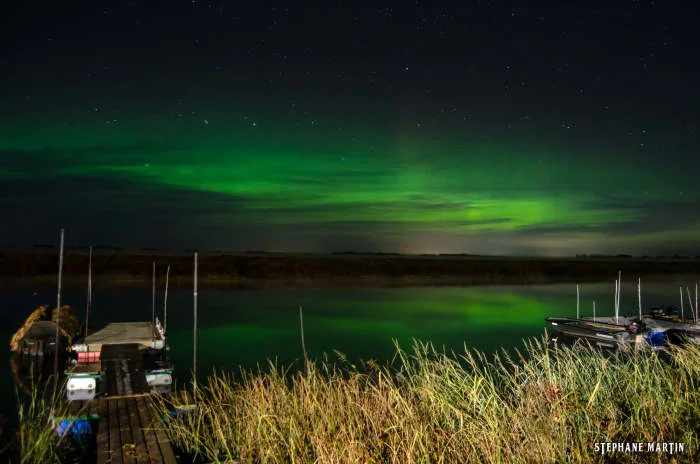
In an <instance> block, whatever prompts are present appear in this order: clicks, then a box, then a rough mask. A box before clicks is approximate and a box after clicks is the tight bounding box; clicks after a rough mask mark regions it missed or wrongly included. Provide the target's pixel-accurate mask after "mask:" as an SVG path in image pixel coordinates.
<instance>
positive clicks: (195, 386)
mask: <svg viewBox="0 0 700 464" xmlns="http://www.w3.org/2000/svg"><path fill="white" fill-rule="evenodd" d="M193 296H194V329H193V330H194V347H193V356H194V360H193V369H192V370H193V375H194V383H193V387H194V392H193V393H194V395H195V396H194V398H197V253H196V252H195V254H194V295H193Z"/></svg>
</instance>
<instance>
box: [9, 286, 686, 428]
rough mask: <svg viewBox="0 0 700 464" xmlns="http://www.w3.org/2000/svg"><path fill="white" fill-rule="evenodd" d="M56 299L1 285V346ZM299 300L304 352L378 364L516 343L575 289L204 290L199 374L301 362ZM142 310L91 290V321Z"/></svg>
mask: <svg viewBox="0 0 700 464" xmlns="http://www.w3.org/2000/svg"><path fill="white" fill-rule="evenodd" d="M687 285H688V286H691V284H690V283H688V284H687ZM684 292H685V290H684ZM691 293H694V284H692V289H691ZM613 294H614V282H610V283H609V284H607V283H606V284H587V285H583V286H582V290H581V312H582V315H590V314H591V308H592V302H593V301H594V300H595V301H596V314H597V315H611V314H613V313H614V310H613ZM684 297H685V295H684ZM642 298H643V306H644V308H649V307H650V306H657V305H659V306H664V307H665V306H667V305H669V304H674V305H676V306H678V303H679V295H678V284H670V283H659V284H654V283H652V284H644V288H643V295H642ZM693 298H694V296H693ZM85 300H86V297H85V293H84V292H66V293H65V294H64V295H63V299H62V301H63V302H64V303H65V304H69V305H71V306H72V308H74V312H75V313H76V315H80V317H81V318H82V317H83V313H84V308H85ZM55 302H56V295H55V291H51V292H36V293H35V292H32V291H21V292H20V291H17V292H8V291H5V292H0V307H1V308H2V310H1V311H0V331H1V332H2V333H1V334H0V335H1V336H2V337H3V339H4V340H6V341H7V343H8V344H9V339H10V337H11V336H12V334H13V333H14V331H15V330H16V329H17V328H18V327H19V326H20V325H21V324H22V323H23V322H24V319H25V318H26V317H27V315H28V314H29V313H30V312H31V311H32V310H33V309H34V308H36V307H37V306H39V305H41V304H44V303H48V304H52V305H55ZM192 302H193V296H192V292H191V291H171V292H170V294H169V297H168V321H167V328H168V336H169V339H170V345H171V348H172V349H171V360H172V361H173V363H174V365H175V369H176V372H175V375H176V379H177V381H178V383H181V382H182V381H184V380H186V379H187V378H188V376H189V373H190V370H191V368H192V341H193V334H192V320H193V318H192V315H193V313H192V306H193V305H192ZM162 305H163V302H162V295H158V298H157V314H158V316H159V317H160V318H161V320H162ZM300 305H302V306H303V315H304V332H305V341H306V348H307V351H308V353H309V356H310V357H311V358H319V357H321V356H322V355H323V353H324V352H325V353H329V354H331V355H333V350H339V351H341V352H343V353H345V354H346V355H347V356H348V358H349V359H350V360H351V361H357V360H359V359H365V360H368V359H375V360H378V361H386V360H389V359H391V357H392V356H393V354H394V352H395V349H394V344H393V340H397V341H398V342H399V343H400V344H401V346H403V347H405V348H409V347H410V344H411V341H412V339H413V338H416V339H419V340H422V341H431V342H433V343H434V344H435V345H436V346H438V347H442V346H445V347H446V348H447V349H454V350H455V351H461V350H462V349H463V346H464V344H466V345H467V346H470V347H474V348H478V349H480V350H483V351H487V352H491V351H494V350H496V349H497V348H499V347H501V346H504V347H514V346H518V345H520V344H521V342H522V339H523V338H524V337H533V336H540V335H542V334H543V332H544V328H545V326H546V323H545V322H544V319H545V317H547V316H574V315H575V314H576V286H575V285H573V284H566V285H562V284H557V285H528V286H488V287H401V288H349V287H346V288H324V289H300V290H268V289H266V290H223V291H221V290H219V291H217V290H202V291H200V293H199V299H198V313H199V316H198V319H199V322H198V326H199V330H198V335H197V337H198V371H199V373H200V376H203V374H206V373H208V372H211V369H212V368H217V369H234V370H236V369H237V368H238V366H243V367H255V366H256V364H258V363H260V364H265V363H266V360H267V359H275V358H276V359H277V360H278V362H279V363H280V364H282V365H287V364H289V363H291V362H293V361H294V360H299V359H301V358H302V356H303V354H302V348H301V337H300V328H299V306H300ZM621 306H622V313H629V314H632V313H636V308H637V292H636V288H635V285H634V283H632V282H628V283H626V284H625V285H624V287H623V297H622V304H621ZM686 308H687V306H686ZM150 317H151V293H150V291H147V290H138V291H133V290H111V291H98V292H96V293H95V295H94V306H93V311H92V314H91V316H90V322H91V326H93V327H99V326H102V325H104V324H106V323H107V322H110V321H111V322H117V321H138V320H149V319H150ZM6 346H8V345H6ZM6 353H7V355H6V356H3V357H0V368H2V369H3V370H4V371H5V372H7V373H8V375H7V376H5V378H4V381H2V382H1V383H0V412H3V413H5V415H6V416H8V417H11V416H12V415H14V410H13V409H14V390H15V388H14V383H13V382H14V381H13V377H12V375H11V373H10V367H9V350H8V351H7V352H6Z"/></svg>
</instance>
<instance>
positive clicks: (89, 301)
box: [83, 245, 92, 342]
mask: <svg viewBox="0 0 700 464" xmlns="http://www.w3.org/2000/svg"><path fill="white" fill-rule="evenodd" d="M91 308H92V245H90V251H89V252H88V294H87V304H86V305H85V336H84V338H87V335H88V322H89V320H90V309H91ZM83 342H85V340H83Z"/></svg>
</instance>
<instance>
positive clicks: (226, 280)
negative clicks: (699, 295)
mask: <svg viewBox="0 0 700 464" xmlns="http://www.w3.org/2000/svg"><path fill="white" fill-rule="evenodd" d="M636 277H637V276H635V278H636ZM57 278H58V277H57V275H55V274H53V275H52V274H47V275H40V276H28V277H21V278H17V277H9V278H8V277H3V278H2V279H1V280H0V291H7V290H19V291H27V290H33V291H53V290H55V287H56V282H57ZM641 278H642V282H645V281H646V282H647V283H649V282H654V283H671V282H688V281H690V282H695V281H697V280H698V277H697V275H694V274H693V275H687V274H656V275H653V274H652V275H642V276H641ZM608 280H609V279H605V280H604V279H601V278H598V277H595V276H588V277H583V278H578V279H576V280H574V279H573V278H569V277H567V276H562V277H561V278H558V279H556V278H550V277H546V276H529V277H528V276H525V277H521V276H510V277H498V278H493V277H492V276H464V277H451V276H436V277H425V276H401V277H381V276H364V277H347V276H331V277H328V278H325V279H323V278H314V279H305V278H278V279H250V278H240V277H239V278H230V277H226V276H222V277H219V276H208V277H199V278H198V285H199V287H200V288H204V289H211V290H265V289H297V288H305V289H313V288H319V289H321V288H334V287H336V288H343V287H347V288H352V287H385V288H405V287H480V286H498V285H510V286H519V285H523V286H526V285H559V284H571V285H575V284H599V283H605V282H608ZM164 281H165V277H164V276H163V275H158V276H157V285H158V286H162V285H163V283H164ZM86 282H87V276H67V277H65V276H64V277H63V278H62V288H63V289H64V290H70V291H75V290H84V288H85V285H86ZM192 283H193V282H192V278H191V277H187V276H175V277H171V278H170V279H169V287H170V288H171V289H172V290H183V289H189V288H191V287H192ZM151 286H152V281H151V279H150V278H145V277H143V276H118V275H112V276H109V275H107V276H98V277H97V278H94V280H93V289H94V290H150V289H151Z"/></svg>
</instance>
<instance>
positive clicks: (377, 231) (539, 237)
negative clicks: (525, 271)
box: [0, 0, 700, 256]
mask: <svg viewBox="0 0 700 464" xmlns="http://www.w3.org/2000/svg"><path fill="white" fill-rule="evenodd" d="M394 3H395V4H391V3H387V2H382V1H376V2H364V1H352V2H342V1H337V0H336V1H327V2H281V1H257V2H238V1H232V0H216V1H212V2H207V1H199V0H195V1H192V0H185V1H182V0H167V1H158V0H153V1H145V0H138V1H137V0H133V1H100V0H93V1H73V2H55V1H53V2H48V1H45V0H22V1H19V0H8V1H6V2H4V4H3V9H4V12H0V18H1V19H0V47H1V48H0V157H1V160H2V161H1V163H0V214H1V215H2V218H3V221H2V223H3V224H2V232H1V233H0V248H4V249H30V248H31V247H32V246H33V245H34V244H37V243H55V242H57V237H58V231H59V228H60V227H61V226H65V227H66V233H67V236H66V238H67V243H68V244H71V245H87V244H97V245H113V246H120V247H125V248H133V249H139V248H144V247H155V248H158V249H163V250H184V249H187V248H189V249H199V250H203V251H204V250H230V251H238V250H240V251H243V250H267V251H289V252H297V251H298V252H335V251H356V252H362V251H370V252H377V251H381V252H400V253H474V254H503V255H545V256H571V255H574V254H585V253H606V254H619V253H629V254H635V255H658V254H674V253H678V254H692V255H698V254H700V243H699V242H698V237H699V236H700V207H699V206H698V200H699V199H700V177H699V176H700V156H699V153H698V145H699V144H698V142H699V141H700V140H699V138H700V137H699V133H698V122H699V119H700V118H699V114H698V113H699V111H700V88H699V85H700V53H699V51H700V50H699V49H700V46H699V44H700V37H699V35H700V34H699V33H698V30H699V28H698V23H697V17H698V12H699V9H698V7H697V6H693V4H692V2H686V3H684V2H661V1H657V2H654V1H627V2H618V1H610V2H607V4H608V5H609V6H607V7H598V8H595V7H594V6H592V5H594V4H595V3H596V2H550V6H542V7H538V8H536V7H527V8H526V7H523V6H518V5H524V4H526V2H509V3H510V4H509V3H507V2H487V1H481V2H477V1H442V2H427V1H404V2H394ZM527 3H529V2H527ZM567 3H571V4H575V5H579V6H571V7H569V6H562V5H565V4H567ZM302 4H307V5H308V6H306V7H303V6H299V5H302ZM542 5H546V3H542ZM679 5H686V6H685V7H683V6H679Z"/></svg>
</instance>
